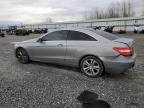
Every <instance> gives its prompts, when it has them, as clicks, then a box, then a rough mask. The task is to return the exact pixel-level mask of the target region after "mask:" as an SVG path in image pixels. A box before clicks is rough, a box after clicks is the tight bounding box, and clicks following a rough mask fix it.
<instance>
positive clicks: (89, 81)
mask: <svg viewBox="0 0 144 108" xmlns="http://www.w3.org/2000/svg"><path fill="white" fill-rule="evenodd" d="M120 36H124V35H120ZM34 37H37V35H31V36H6V37H5V38H0V108H81V103H79V102H78V101H77V100H76V97H77V96H78V95H79V94H80V93H81V92H82V91H83V90H90V91H92V92H95V93H97V94H99V99H102V100H105V101H107V102H108V103H110V105H111V106H112V108H143V107H144V72H143V70H144V35H135V34H127V35H125V37H131V38H134V39H135V41H136V44H135V48H136V53H137V56H138V57H137V62H136V66H135V67H134V69H131V70H129V71H128V72H126V73H125V74H120V75H109V74H106V75H105V76H103V77H101V78H88V77H86V76H84V75H83V74H82V73H80V72H79V70H78V69H74V68H70V67H65V66H57V65H50V64H46V63H39V62H31V63H29V64H20V63H19V62H18V61H17V60H16V58H15V57H14V53H13V45H11V44H10V42H17V41H23V40H27V39H31V38H34Z"/></svg>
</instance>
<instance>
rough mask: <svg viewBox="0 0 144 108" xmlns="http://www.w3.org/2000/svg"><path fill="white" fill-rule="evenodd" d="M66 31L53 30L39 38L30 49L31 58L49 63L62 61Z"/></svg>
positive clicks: (64, 51)
mask: <svg viewBox="0 0 144 108" xmlns="http://www.w3.org/2000/svg"><path fill="white" fill-rule="evenodd" d="M67 33H68V31H66V30H61V31H54V32H51V33H49V34H47V35H45V36H43V37H42V38H41V42H37V43H36V44H35V45H34V46H33V47H32V49H31V53H32V55H33V59H35V60H37V61H45V62H49V63H63V62H64V57H65V53H66V38H67Z"/></svg>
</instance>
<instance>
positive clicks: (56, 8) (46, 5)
mask: <svg viewBox="0 0 144 108" xmlns="http://www.w3.org/2000/svg"><path fill="white" fill-rule="evenodd" d="M117 1H122V0H0V23H1V24H2V23H12V22H17V23H26V24H29V23H39V22H44V21H46V20H47V19H48V18H52V19H53V20H54V21H75V20H82V19H83V16H84V13H85V12H86V11H89V10H91V9H95V8H101V9H105V8H106V7H107V6H108V5H109V4H110V3H112V2H117ZM142 2H143V0H133V5H134V9H135V11H136V15H137V16H139V15H140V13H141V9H142V7H144V3H142Z"/></svg>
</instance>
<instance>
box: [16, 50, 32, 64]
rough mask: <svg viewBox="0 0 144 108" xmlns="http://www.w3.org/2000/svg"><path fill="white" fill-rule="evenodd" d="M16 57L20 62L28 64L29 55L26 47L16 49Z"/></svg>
mask: <svg viewBox="0 0 144 108" xmlns="http://www.w3.org/2000/svg"><path fill="white" fill-rule="evenodd" d="M16 57H17V58H18V61H19V62H20V63H23V64H26V63H28V62H29V56H28V54H27V52H26V50H25V49H23V48H19V49H17V51H16Z"/></svg>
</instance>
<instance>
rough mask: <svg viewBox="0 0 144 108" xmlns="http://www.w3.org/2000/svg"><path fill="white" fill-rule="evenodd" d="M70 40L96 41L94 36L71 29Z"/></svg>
mask: <svg viewBox="0 0 144 108" xmlns="http://www.w3.org/2000/svg"><path fill="white" fill-rule="evenodd" d="M68 40H76V41H96V39H94V38H93V37H91V36H89V35H87V34H85V33H82V32H78V31H70V32H69V35H68Z"/></svg>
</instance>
